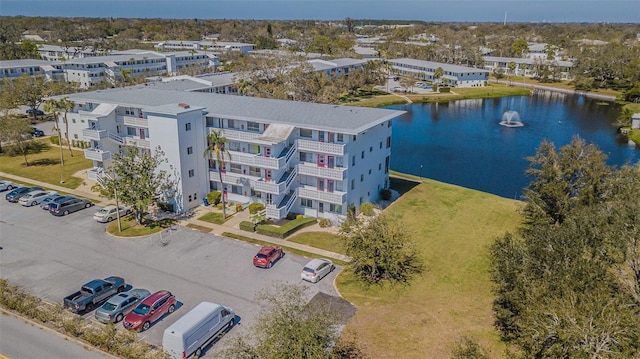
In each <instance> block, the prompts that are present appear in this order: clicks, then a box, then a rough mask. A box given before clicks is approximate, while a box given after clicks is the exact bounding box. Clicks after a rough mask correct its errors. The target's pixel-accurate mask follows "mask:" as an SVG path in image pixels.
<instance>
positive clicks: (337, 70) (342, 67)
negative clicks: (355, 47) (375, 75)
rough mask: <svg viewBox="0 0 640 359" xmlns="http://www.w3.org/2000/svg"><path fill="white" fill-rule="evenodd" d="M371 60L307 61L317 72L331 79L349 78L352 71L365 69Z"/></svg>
mask: <svg viewBox="0 0 640 359" xmlns="http://www.w3.org/2000/svg"><path fill="white" fill-rule="evenodd" d="M368 61H369V60H360V59H350V58H346V57H345V58H341V59H333V60H320V59H313V60H309V61H307V62H308V63H309V64H310V65H311V66H312V67H313V69H314V70H315V71H317V72H324V73H325V74H326V75H327V77H329V78H330V79H332V78H337V77H341V76H349V72H350V71H352V70H357V69H363V68H364V65H365V64H366V63H367V62H368Z"/></svg>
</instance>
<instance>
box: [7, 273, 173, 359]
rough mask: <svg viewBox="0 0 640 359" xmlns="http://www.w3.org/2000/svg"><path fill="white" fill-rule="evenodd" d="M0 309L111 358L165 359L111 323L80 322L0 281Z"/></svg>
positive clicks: (68, 314) (126, 331)
mask: <svg viewBox="0 0 640 359" xmlns="http://www.w3.org/2000/svg"><path fill="white" fill-rule="evenodd" d="M0 306H1V307H3V308H6V309H8V310H12V311H15V312H17V313H19V314H21V315H23V316H25V317H28V318H30V319H32V320H35V321H37V322H39V323H41V324H45V325H47V326H48V327H51V328H53V329H55V330H57V331H58V332H61V333H64V334H66V335H70V336H72V337H76V338H77V339H79V340H81V341H83V342H85V343H88V344H90V345H93V346H95V347H97V348H100V349H102V350H104V351H106V352H108V353H110V354H113V355H115V356H119V357H122V358H131V359H156V358H157V359H161V358H166V356H165V353H164V352H163V351H162V350H161V349H160V348H158V347H156V346H153V345H151V344H148V343H145V342H141V341H138V336H137V334H136V333H134V332H130V331H128V330H117V329H116V328H115V325H113V324H107V325H102V324H98V323H94V322H92V321H88V320H85V319H82V317H80V316H79V315H77V314H73V313H71V312H70V311H68V310H65V309H64V308H63V307H62V305H61V304H55V305H51V304H49V303H46V302H44V301H42V300H41V299H40V298H38V297H36V296H33V295H31V294H29V293H26V292H25V291H24V290H22V289H21V288H20V287H18V286H15V285H10V284H9V282H8V281H7V280H6V279H0Z"/></svg>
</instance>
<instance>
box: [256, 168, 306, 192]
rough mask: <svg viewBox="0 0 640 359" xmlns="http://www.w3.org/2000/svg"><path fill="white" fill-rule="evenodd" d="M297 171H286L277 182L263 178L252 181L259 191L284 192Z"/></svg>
mask: <svg viewBox="0 0 640 359" xmlns="http://www.w3.org/2000/svg"><path fill="white" fill-rule="evenodd" d="M296 175H297V171H296V170H295V168H294V169H292V170H290V171H288V172H286V173H285V174H284V175H283V176H282V177H281V178H280V179H279V182H266V181H265V180H264V179H262V178H261V179H259V180H258V181H256V182H255V183H254V187H253V188H254V189H255V190H256V191H260V192H266V193H272V194H282V193H286V191H287V190H288V188H289V187H290V186H291V183H292V182H293V180H294V179H295V178H296Z"/></svg>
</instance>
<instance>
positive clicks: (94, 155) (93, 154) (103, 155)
mask: <svg viewBox="0 0 640 359" xmlns="http://www.w3.org/2000/svg"><path fill="white" fill-rule="evenodd" d="M84 158H86V159H88V160H93V161H100V162H104V161H106V160H108V159H111V152H109V151H103V150H99V149H97V148H87V149H85V150H84Z"/></svg>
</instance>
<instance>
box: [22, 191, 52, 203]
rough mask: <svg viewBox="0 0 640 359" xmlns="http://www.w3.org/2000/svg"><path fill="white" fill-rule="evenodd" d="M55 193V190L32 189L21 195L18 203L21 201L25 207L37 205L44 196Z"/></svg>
mask: <svg viewBox="0 0 640 359" xmlns="http://www.w3.org/2000/svg"><path fill="white" fill-rule="evenodd" d="M54 193H55V192H51V191H40V190H35V191H31V192H29V193H27V194H25V195H24V196H22V197H20V199H19V200H18V203H20V204H21V205H23V206H25V207H29V206H35V205H36V204H39V203H40V202H41V201H42V200H43V199H44V198H46V197H48V196H49V195H52V194H54Z"/></svg>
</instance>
